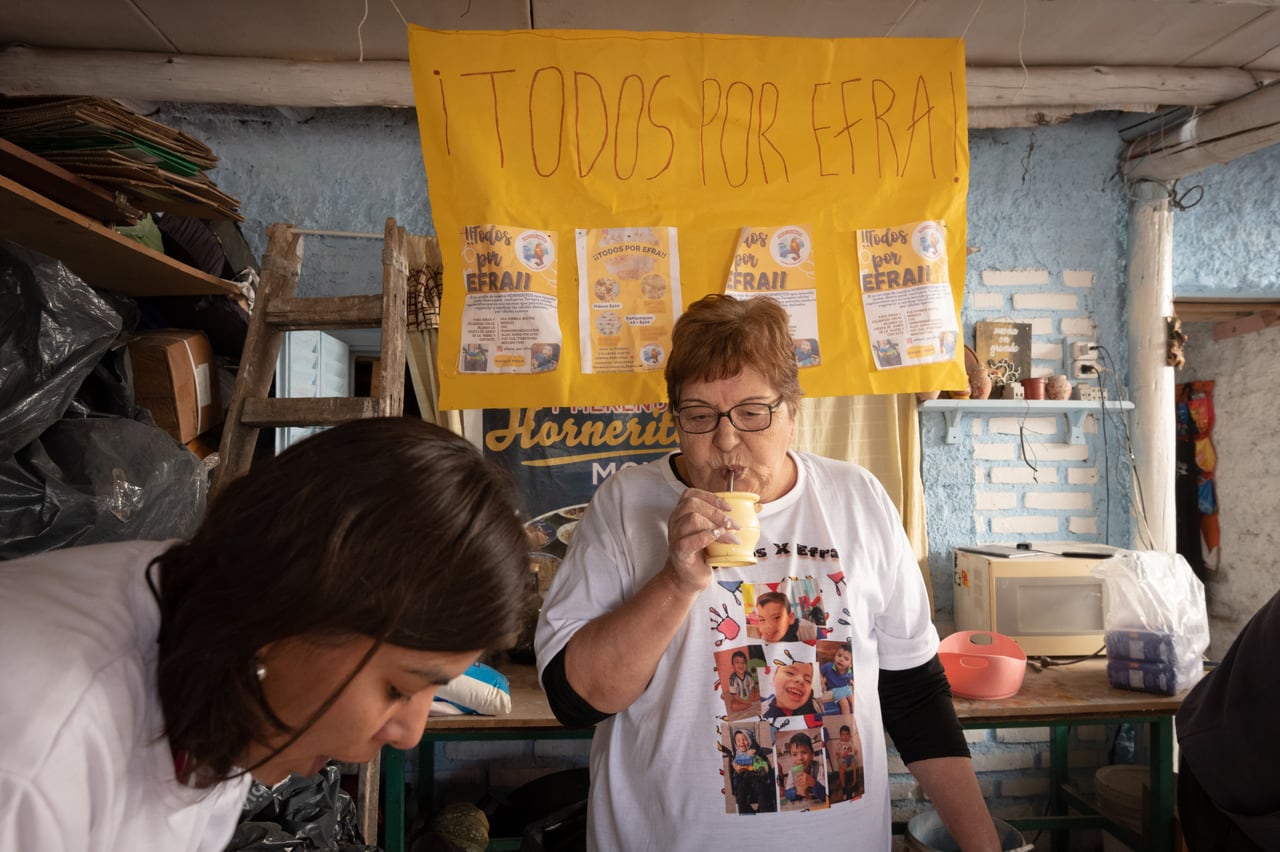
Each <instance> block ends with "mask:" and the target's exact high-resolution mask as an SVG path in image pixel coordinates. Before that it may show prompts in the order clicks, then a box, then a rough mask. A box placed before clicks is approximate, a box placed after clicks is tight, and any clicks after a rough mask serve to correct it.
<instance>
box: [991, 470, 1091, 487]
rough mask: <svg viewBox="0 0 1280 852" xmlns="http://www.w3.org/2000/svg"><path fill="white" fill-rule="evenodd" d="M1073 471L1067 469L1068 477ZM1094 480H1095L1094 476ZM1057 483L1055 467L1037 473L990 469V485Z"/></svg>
mask: <svg viewBox="0 0 1280 852" xmlns="http://www.w3.org/2000/svg"><path fill="white" fill-rule="evenodd" d="M1074 469H1075V468H1068V469H1067V473H1068V475H1070V473H1071V471H1072V470H1074ZM1094 478H1095V479H1096V478H1097V476H1096V474H1095V476H1094ZM1057 482H1058V469H1057V468H1056V467H1047V468H1041V469H1040V470H1039V472H1036V471H1033V470H1032V469H1031V468H1029V467H1026V466H1023V467H993V468H991V484H992V485H1033V484H1035V485H1054V484H1056V483H1057Z"/></svg>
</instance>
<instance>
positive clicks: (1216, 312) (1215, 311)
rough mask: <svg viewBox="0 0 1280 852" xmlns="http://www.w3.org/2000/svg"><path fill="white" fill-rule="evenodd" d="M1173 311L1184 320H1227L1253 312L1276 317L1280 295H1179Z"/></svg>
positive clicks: (1279, 310)
mask: <svg viewBox="0 0 1280 852" xmlns="http://www.w3.org/2000/svg"><path fill="white" fill-rule="evenodd" d="M1173 312H1174V314H1176V315H1177V317H1178V319H1180V320H1182V321H1183V322H1226V321H1230V320H1234V319H1239V318H1240V317H1246V316H1251V315H1253V314H1264V315H1268V316H1270V317H1271V318H1274V317H1275V315H1276V314H1278V313H1280V297H1277V298H1266V297H1248V296H1245V297H1237V296H1177V297H1175V298H1174V300H1173Z"/></svg>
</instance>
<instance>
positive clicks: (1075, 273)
mask: <svg viewBox="0 0 1280 852" xmlns="http://www.w3.org/2000/svg"><path fill="white" fill-rule="evenodd" d="M1062 283H1063V284H1066V285H1067V286H1068V287H1092V286H1093V270H1092V269H1064V270H1062Z"/></svg>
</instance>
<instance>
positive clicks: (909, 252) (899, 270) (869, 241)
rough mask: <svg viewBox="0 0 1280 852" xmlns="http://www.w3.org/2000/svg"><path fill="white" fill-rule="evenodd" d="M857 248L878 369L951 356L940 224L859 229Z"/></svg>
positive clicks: (953, 337)
mask: <svg viewBox="0 0 1280 852" xmlns="http://www.w3.org/2000/svg"><path fill="white" fill-rule="evenodd" d="M857 246H858V275H859V278H860V280H861V283H862V307H863V310H864V312H865V313H866V317H867V333H868V335H869V336H870V339H871V354H872V357H873V358H874V359H875V363H876V367H877V368H878V369H881V370H887V369H891V368H893V367H907V366H913V365H916V364H929V363H934V362H937V361H950V360H951V359H952V358H954V357H955V352H956V341H957V340H958V339H959V337H960V333H959V329H958V328H957V327H956V308H955V303H954V302H953V300H952V294H951V279H950V276H949V275H948V274H947V235H946V231H945V230H944V223H942V222H939V221H935V220H927V221H924V222H911V223H908V224H905V225H899V226H895V227H891V228H864V229H860V230H859V231H858V234H857Z"/></svg>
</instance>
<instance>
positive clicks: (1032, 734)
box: [996, 728, 1049, 743]
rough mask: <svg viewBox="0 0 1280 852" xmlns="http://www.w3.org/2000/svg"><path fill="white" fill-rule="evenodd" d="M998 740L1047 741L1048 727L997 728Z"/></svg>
mask: <svg viewBox="0 0 1280 852" xmlns="http://www.w3.org/2000/svg"><path fill="white" fill-rule="evenodd" d="M996 741H997V742H1002V743H1047V742H1049V729H1048V728H997V729H996Z"/></svg>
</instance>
